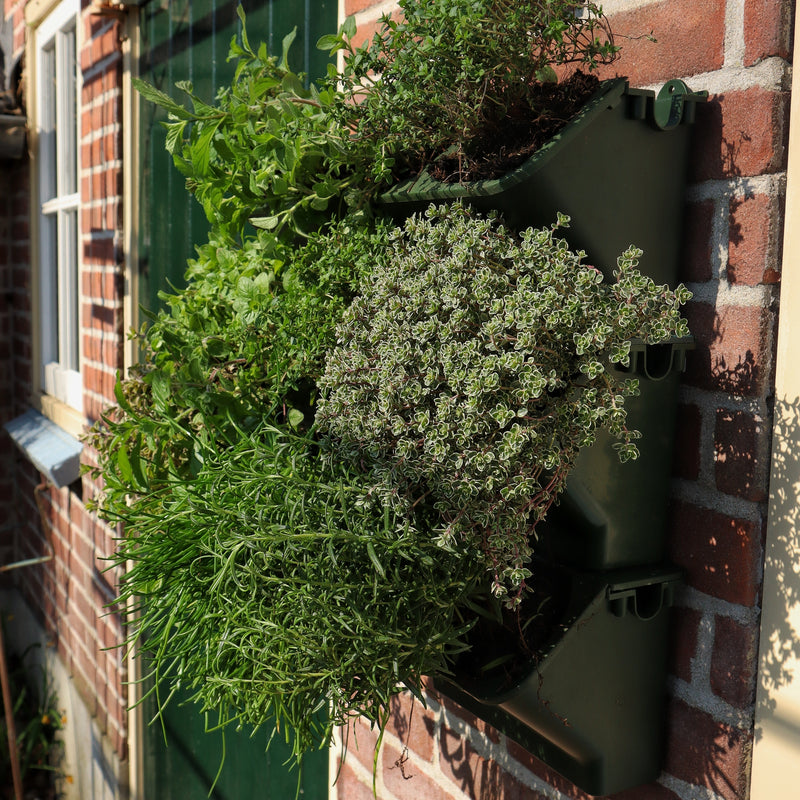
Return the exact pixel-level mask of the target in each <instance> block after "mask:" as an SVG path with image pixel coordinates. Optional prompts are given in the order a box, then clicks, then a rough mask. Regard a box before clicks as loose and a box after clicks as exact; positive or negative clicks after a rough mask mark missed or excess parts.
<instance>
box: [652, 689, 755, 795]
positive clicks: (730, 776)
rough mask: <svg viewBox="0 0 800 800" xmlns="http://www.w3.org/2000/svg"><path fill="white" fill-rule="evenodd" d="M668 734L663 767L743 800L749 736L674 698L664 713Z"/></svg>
mask: <svg viewBox="0 0 800 800" xmlns="http://www.w3.org/2000/svg"><path fill="white" fill-rule="evenodd" d="M668 724H669V731H670V734H669V736H668V743H667V762H666V771H667V772H670V773H671V774H673V775H674V776H675V777H676V778H678V779H680V780H682V781H685V782H686V783H689V784H693V785H695V786H702V787H706V788H708V789H710V790H711V791H712V792H716V794H717V795H719V796H720V797H721V798H724V800H745V798H746V797H747V790H748V782H749V759H748V753H749V748H750V745H751V736H750V735H749V734H746V733H744V732H742V731H740V730H737V729H736V728H732V727H730V726H729V725H725V724H724V723H722V722H717V721H716V720H715V719H713V718H712V717H710V716H709V715H708V714H705V713H704V712H702V711H700V710H698V709H696V708H692V707H691V706H688V705H686V704H685V703H683V702H681V701H680V700H674V701H673V702H672V704H671V706H670V709H669V713H668Z"/></svg>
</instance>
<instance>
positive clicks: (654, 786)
mask: <svg viewBox="0 0 800 800" xmlns="http://www.w3.org/2000/svg"><path fill="white" fill-rule="evenodd" d="M613 800H680V797H678V795H677V794H675V792H672V791H670V790H669V789H667V787H666V786H662V785H661V784H660V783H649V784H647V785H646V786H637V787H635V788H634V789H628V790H627V791H625V792H618V793H617V794H615V795H614V796H613Z"/></svg>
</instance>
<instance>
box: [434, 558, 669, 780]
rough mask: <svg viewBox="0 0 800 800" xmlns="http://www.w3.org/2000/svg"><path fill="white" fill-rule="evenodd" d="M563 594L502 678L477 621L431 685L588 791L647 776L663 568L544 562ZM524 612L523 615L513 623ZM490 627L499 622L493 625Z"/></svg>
mask: <svg viewBox="0 0 800 800" xmlns="http://www.w3.org/2000/svg"><path fill="white" fill-rule="evenodd" d="M543 569H546V570H547V571H548V574H549V575H552V574H553V570H555V571H556V573H555V574H556V576H557V581H558V583H559V585H560V587H561V588H563V589H564V591H565V595H564V597H563V600H562V601H561V602H560V605H559V607H558V608H557V609H556V614H555V618H554V619H553V620H552V624H551V625H550V626H549V630H550V631H551V633H550V634H549V636H547V637H546V638H545V640H544V642H543V643H541V644H540V645H539V646H538V647H537V648H536V650H535V652H533V653H531V654H530V655H529V656H528V657H527V658H526V659H523V660H522V661H523V663H521V664H520V663H519V660H518V661H517V663H516V664H515V667H516V671H514V673H513V674H514V675H516V676H517V677H516V678H515V679H512V680H511V681H509V678H508V675H509V669H508V664H507V663H506V664H503V665H502V666H499V667H493V668H491V669H490V670H488V672H487V674H486V675H484V676H481V677H476V676H477V675H478V674H479V673H478V669H476V665H479V664H481V663H489V662H491V661H493V660H495V659H496V656H497V651H494V650H492V651H491V652H490V645H488V644H487V642H490V641H491V640H492V639H493V636H492V635H491V632H487V629H486V627H482V628H480V629H479V630H477V631H476V633H475V635H474V637H473V638H474V640H475V641H474V643H473V647H472V650H471V651H470V655H469V661H468V662H466V661H464V660H462V661H461V662H459V663H458V664H457V665H456V667H455V671H454V675H453V676H452V679H450V680H442V679H438V680H437V681H436V686H437V688H439V689H441V690H442V691H444V693H445V694H447V695H448V696H449V697H451V698H453V699H454V700H456V701H457V702H458V703H460V704H461V705H462V706H463V707H464V708H467V709H469V710H470V711H472V712H473V713H475V714H477V715H478V716H479V717H481V718H482V719H485V720H486V721H488V722H489V723H491V724H492V725H494V726H495V727H496V728H497V729H498V730H500V731H501V732H503V733H505V734H506V735H507V736H508V737H509V738H511V739H513V740H514V741H516V742H517V743H518V744H520V745H522V746H523V747H524V748H525V749H527V750H528V751H529V752H530V753H532V754H533V755H535V756H537V757H538V758H540V759H541V760H543V761H544V762H545V763H546V764H548V765H549V766H550V767H552V768H553V769H555V770H556V771H557V772H559V773H561V774H562V775H563V776H564V777H566V778H568V779H569V780H571V781H572V782H573V783H575V784H576V785H577V786H578V787H580V788H581V789H583V790H584V791H586V792H588V793H589V794H595V795H598V794H611V793H614V792H618V791H622V790H623V789H627V788H630V787H633V786H637V785H640V784H642V783H647V782H650V781H652V780H655V778H656V777H657V776H658V774H659V771H660V766H661V757H662V745H663V722H664V697H665V685H666V657H667V642H668V635H667V634H668V630H667V626H668V617H669V607H670V605H671V603H672V597H673V593H674V590H675V587H676V586H677V585H678V584H679V583H680V580H681V576H680V572H679V571H677V570H675V569H671V568H660V569H639V570H623V571H611V572H606V573H598V572H575V571H570V570H567V569H563V568H556V567H553V566H552V565H547V566H544V565H542V566H539V565H537V567H536V568H535V571H534V574H538V573H540V572H541V571H542V570H543ZM525 621H526V620H525V618H524V617H523V619H522V622H523V623H524V622H525ZM498 627H499V626H498Z"/></svg>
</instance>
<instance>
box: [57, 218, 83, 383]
mask: <svg viewBox="0 0 800 800" xmlns="http://www.w3.org/2000/svg"><path fill="white" fill-rule="evenodd" d="M58 223H59V231H58V240H59V241H58V248H59V253H58V314H59V317H58V361H59V363H60V364H61V367H62V368H63V369H72V370H77V369H78V367H79V359H78V352H79V336H78V327H79V326H78V318H79V317H78V314H79V300H78V212H77V210H76V209H72V210H71V211H62V212H60V213H59V215H58Z"/></svg>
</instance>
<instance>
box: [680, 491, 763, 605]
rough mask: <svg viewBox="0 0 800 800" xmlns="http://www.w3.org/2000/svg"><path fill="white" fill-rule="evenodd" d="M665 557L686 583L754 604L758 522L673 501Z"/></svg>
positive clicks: (758, 558)
mask: <svg viewBox="0 0 800 800" xmlns="http://www.w3.org/2000/svg"><path fill="white" fill-rule="evenodd" d="M671 530H673V531H674V534H673V536H672V539H671V542H670V551H671V552H670V556H671V558H672V560H673V561H674V562H675V563H676V564H677V565H678V566H680V567H683V568H684V569H685V570H686V573H687V580H688V583H689V585H690V586H693V587H694V588H696V589H698V590H699V591H701V592H705V593H706V594H710V595H713V596H714V597H719V598H721V599H722V600H727V601H729V602H731V603H739V604H741V605H745V606H753V605H755V603H756V601H757V598H758V591H759V586H760V576H759V564H760V563H761V557H762V537H763V522H751V521H749V520H737V519H731V518H730V517H729V516H726V515H724V514H720V513H718V512H716V511H712V510H711V509H707V508H698V507H697V506H694V505H692V504H690V503H684V502H681V501H676V502H675V504H674V506H673V509H672V522H671Z"/></svg>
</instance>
